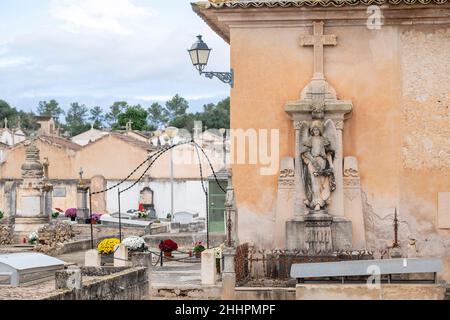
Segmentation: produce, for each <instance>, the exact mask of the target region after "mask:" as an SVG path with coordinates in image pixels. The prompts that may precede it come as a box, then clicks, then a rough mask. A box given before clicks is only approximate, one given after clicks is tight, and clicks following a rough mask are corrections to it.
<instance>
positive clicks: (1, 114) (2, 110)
mask: <svg viewBox="0 0 450 320" xmlns="http://www.w3.org/2000/svg"><path fill="white" fill-rule="evenodd" d="M15 114H17V110H16V109H15V108H12V107H11V106H10V105H9V104H8V102H6V101H4V100H0V120H3V119H5V118H11V117H12V116H14V115H15Z"/></svg>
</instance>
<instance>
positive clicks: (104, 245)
mask: <svg viewBox="0 0 450 320" xmlns="http://www.w3.org/2000/svg"><path fill="white" fill-rule="evenodd" d="M118 244H120V240H119V239H117V238H108V239H105V240H103V241H102V242H100V243H99V244H98V246H97V251H98V253H100V257H101V260H102V265H105V264H106V263H114V250H115V248H116V246H117V245H118Z"/></svg>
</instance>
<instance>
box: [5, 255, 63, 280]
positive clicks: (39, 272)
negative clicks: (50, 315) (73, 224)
mask: <svg viewBox="0 0 450 320" xmlns="http://www.w3.org/2000/svg"><path fill="white" fill-rule="evenodd" d="M64 266H65V262H64V261H61V260H59V259H56V258H53V257H50V256H47V255H44V254H42V253H32V252H25V253H11V254H4V255H0V284H2V285H10V286H14V287H17V286H19V285H21V284H24V283H27V282H31V281H36V280H47V279H48V278H49V277H52V276H54V275H55V272H56V271H58V270H62V269H64Z"/></svg>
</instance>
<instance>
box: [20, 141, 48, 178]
mask: <svg viewBox="0 0 450 320" xmlns="http://www.w3.org/2000/svg"><path fill="white" fill-rule="evenodd" d="M39 160H40V157H39V149H38V147H36V145H35V144H34V141H32V142H31V144H30V145H29V146H28V147H27V148H26V150H25V163H24V164H23V165H22V167H21V169H22V178H24V179H30V178H34V179H42V178H43V176H44V166H43V165H42V164H41V162H40V161H39Z"/></svg>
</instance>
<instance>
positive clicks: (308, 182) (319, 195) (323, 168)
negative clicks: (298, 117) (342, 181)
mask: <svg viewBox="0 0 450 320" xmlns="http://www.w3.org/2000/svg"><path fill="white" fill-rule="evenodd" d="M300 133H301V142H300V156H301V165H302V177H303V184H304V189H305V197H306V198H305V200H304V203H305V205H306V206H307V207H308V208H309V209H310V210H311V211H310V212H311V213H313V211H321V210H325V208H326V207H327V206H328V205H329V203H330V200H331V199H330V198H331V193H332V192H333V191H334V190H335V189H336V181H335V177H334V168H333V160H334V156H335V152H336V148H337V146H336V140H337V139H336V128H335V126H334V123H333V121H332V120H327V121H325V122H322V121H321V120H314V121H312V122H311V123H310V124H309V123H308V122H302V124H301V128H300Z"/></svg>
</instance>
